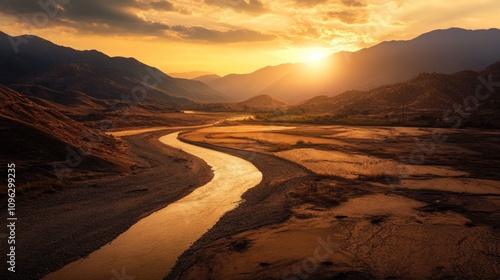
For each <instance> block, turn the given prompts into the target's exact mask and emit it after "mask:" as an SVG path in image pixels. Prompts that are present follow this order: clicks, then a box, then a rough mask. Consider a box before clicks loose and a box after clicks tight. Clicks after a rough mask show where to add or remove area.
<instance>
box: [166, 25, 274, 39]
mask: <svg viewBox="0 0 500 280" xmlns="http://www.w3.org/2000/svg"><path fill="white" fill-rule="evenodd" d="M172 30H173V31H175V32H177V34H178V35H179V36H180V37H182V38H184V39H187V40H194V41H203V42H210V43H237V42H258V41H270V40H273V39H275V38H276V37H275V36H274V35H267V34H263V33H261V32H258V31H253V30H248V29H233V30H227V31H217V30H211V29H207V28H204V27H201V26H193V27H186V26H180V25H177V26H172Z"/></svg>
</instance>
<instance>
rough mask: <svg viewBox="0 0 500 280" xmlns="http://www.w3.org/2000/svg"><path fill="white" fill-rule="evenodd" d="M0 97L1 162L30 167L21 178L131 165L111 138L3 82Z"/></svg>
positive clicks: (47, 178) (49, 178) (31, 179)
mask: <svg viewBox="0 0 500 280" xmlns="http://www.w3.org/2000/svg"><path fill="white" fill-rule="evenodd" d="M0 101H1V106H0V130H1V131H2V137H1V139H0V142H1V143H0V150H1V153H0V157H1V158H2V162H6V161H7V160H9V161H13V160H14V161H15V163H16V165H17V166H18V169H19V170H20V172H23V170H29V173H24V174H23V176H22V179H23V180H24V181H25V182H37V181H39V180H41V181H45V182H47V183H49V182H51V181H53V180H58V179H59V178H58V176H59V177H61V176H62V178H63V179H70V178H72V177H74V176H76V175H81V174H90V173H118V172H127V171H129V170H130V169H129V165H130V162H129V161H128V160H127V159H126V158H125V156H124V155H123V154H121V153H120V152H119V150H120V147H119V143H118V142H116V141H115V140H114V138H112V137H110V136H106V135H104V134H101V133H99V132H98V131H97V130H94V129H90V128H88V127H86V126H84V125H82V124H80V123H78V122H76V121H74V120H72V119H70V118H68V117H66V116H64V115H62V114H61V113H58V112H56V111H54V110H51V109H48V108H44V107H42V106H40V105H38V104H36V103H34V102H32V101H31V100H29V99H28V98H26V97H24V96H23V95H21V94H20V93H18V92H16V91H13V90H11V89H9V88H7V87H5V86H3V85H0ZM83 158H85V160H83ZM24 181H23V182H24ZM28 187H29V186H28V185H27V186H26V188H28ZM20 190H21V191H22V188H21V189H20Z"/></svg>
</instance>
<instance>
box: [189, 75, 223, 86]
mask: <svg viewBox="0 0 500 280" xmlns="http://www.w3.org/2000/svg"><path fill="white" fill-rule="evenodd" d="M220 78H222V77H221V76H219V75H216V74H209V75H203V76H199V77H196V78H193V79H192V80H195V81H200V82H202V83H204V84H208V83H210V82H212V81H215V80H217V79H220Z"/></svg>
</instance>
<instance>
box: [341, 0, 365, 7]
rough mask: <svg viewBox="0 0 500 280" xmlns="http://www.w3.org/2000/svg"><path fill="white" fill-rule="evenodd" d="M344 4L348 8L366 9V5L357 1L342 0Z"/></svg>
mask: <svg viewBox="0 0 500 280" xmlns="http://www.w3.org/2000/svg"><path fill="white" fill-rule="evenodd" d="M340 2H341V3H342V4H344V5H345V6H348V7H365V6H366V4H365V3H363V2H360V1H357V0H341V1H340Z"/></svg>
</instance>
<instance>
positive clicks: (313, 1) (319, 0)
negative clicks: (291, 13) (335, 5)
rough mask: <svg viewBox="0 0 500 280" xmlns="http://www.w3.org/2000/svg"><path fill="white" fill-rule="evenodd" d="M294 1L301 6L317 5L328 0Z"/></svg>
mask: <svg viewBox="0 0 500 280" xmlns="http://www.w3.org/2000/svg"><path fill="white" fill-rule="evenodd" d="M293 1H294V2H295V3H297V4H299V5H301V6H316V5H319V4H325V3H327V2H328V0H293Z"/></svg>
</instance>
